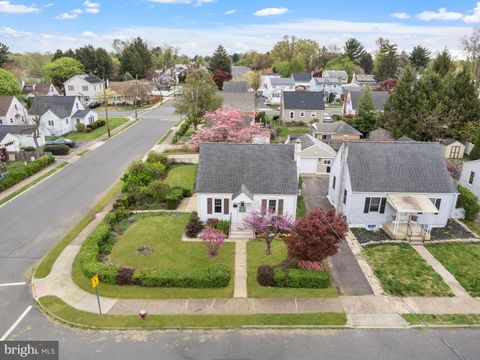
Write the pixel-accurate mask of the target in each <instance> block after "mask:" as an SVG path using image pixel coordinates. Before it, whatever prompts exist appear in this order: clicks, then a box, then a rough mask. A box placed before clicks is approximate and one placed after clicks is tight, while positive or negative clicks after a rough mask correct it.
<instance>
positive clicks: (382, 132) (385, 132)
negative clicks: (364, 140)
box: [368, 128, 392, 137]
mask: <svg viewBox="0 0 480 360" xmlns="http://www.w3.org/2000/svg"><path fill="white" fill-rule="evenodd" d="M374 136H392V133H391V132H390V131H388V130H385V129H383V128H377V129H375V130H372V131H370V134H369V135H368V137H374Z"/></svg>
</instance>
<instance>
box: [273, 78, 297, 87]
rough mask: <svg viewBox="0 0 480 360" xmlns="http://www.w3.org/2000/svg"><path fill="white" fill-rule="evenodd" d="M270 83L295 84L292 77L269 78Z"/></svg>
mask: <svg viewBox="0 0 480 360" xmlns="http://www.w3.org/2000/svg"><path fill="white" fill-rule="evenodd" d="M270 83H271V84H272V86H280V85H288V86H293V85H295V80H293V79H292V78H288V79H287V78H271V79H270Z"/></svg>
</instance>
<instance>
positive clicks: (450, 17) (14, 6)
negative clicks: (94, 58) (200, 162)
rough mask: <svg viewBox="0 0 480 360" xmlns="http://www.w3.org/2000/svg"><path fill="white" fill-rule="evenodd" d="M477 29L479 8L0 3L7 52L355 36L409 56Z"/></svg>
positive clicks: (347, 2)
mask: <svg viewBox="0 0 480 360" xmlns="http://www.w3.org/2000/svg"><path fill="white" fill-rule="evenodd" d="M476 25H480V2H478V3H477V1H470V0H461V1H433V0H422V1H418V0H417V1H413V0H404V1H386V0H382V1H380V0H369V1H358V0H357V1H353V0H342V1H326V0H317V1H312V0H294V1H292V0H271V1H262V0H257V1H254V0H238V1H233V0H133V1H128V0H71V1H57V0H30V1H28V0H0V41H1V42H4V43H6V44H7V45H8V46H9V47H10V48H11V49H12V50H13V51H36V50H38V51H54V50H55V49H56V48H62V49H67V48H76V47H78V46H81V45H83V44H87V43H92V44H93V45H95V46H104V47H107V48H109V47H110V44H111V42H112V40H113V39H114V38H124V39H126V38H130V37H133V36H142V37H143V38H145V39H147V40H148V41H149V42H150V43H151V44H152V45H162V44H169V45H174V46H177V47H179V48H180V49H181V51H182V52H184V53H187V54H189V55H193V54H196V53H198V54H203V55H204V54H209V53H210V52H211V51H212V50H213V49H214V48H215V47H216V46H217V45H218V44H219V43H222V44H223V45H224V46H225V47H226V48H227V50H229V51H230V52H233V51H247V50H249V49H256V50H261V51H265V50H268V49H269V48H271V46H272V45H273V44H274V43H275V42H276V41H277V40H278V39H280V38H281V37H282V36H283V35H285V34H289V35H296V36H297V37H308V38H312V39H315V40H317V41H318V42H319V43H320V44H321V45H327V46H328V45H333V44H337V45H342V44H343V42H344V41H345V40H346V39H347V38H349V37H356V38H358V39H359V40H361V41H362V42H364V44H365V45H366V47H367V48H368V49H370V50H373V49H374V48H375V40H376V39H377V38H378V37H380V36H383V37H386V38H389V39H391V40H392V41H393V42H395V43H397V44H398V45H399V48H400V49H402V50H407V51H408V50H410V49H411V48H412V47H413V46H414V45H416V44H422V45H424V46H427V47H429V48H431V49H432V50H433V51H438V50H441V49H443V48H444V47H448V48H449V49H451V50H452V52H453V53H454V54H455V55H458V56H461V51H460V48H459V39H460V38H461V37H462V36H464V35H467V34H469V33H470V32H471V30H472V28H473V27H474V26H476Z"/></svg>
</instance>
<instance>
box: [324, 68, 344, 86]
mask: <svg viewBox="0 0 480 360" xmlns="http://www.w3.org/2000/svg"><path fill="white" fill-rule="evenodd" d="M322 77H324V78H335V79H337V80H338V81H339V82H341V83H342V84H346V83H348V74H347V72H346V71H345V70H323V72H322Z"/></svg>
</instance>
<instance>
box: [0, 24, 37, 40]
mask: <svg viewBox="0 0 480 360" xmlns="http://www.w3.org/2000/svg"><path fill="white" fill-rule="evenodd" d="M31 34H32V33H30V32H25V31H18V30H15V29H12V28H11V27H8V26H2V27H0V35H1V36H3V37H5V38H13V37H25V36H29V35H31Z"/></svg>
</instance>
